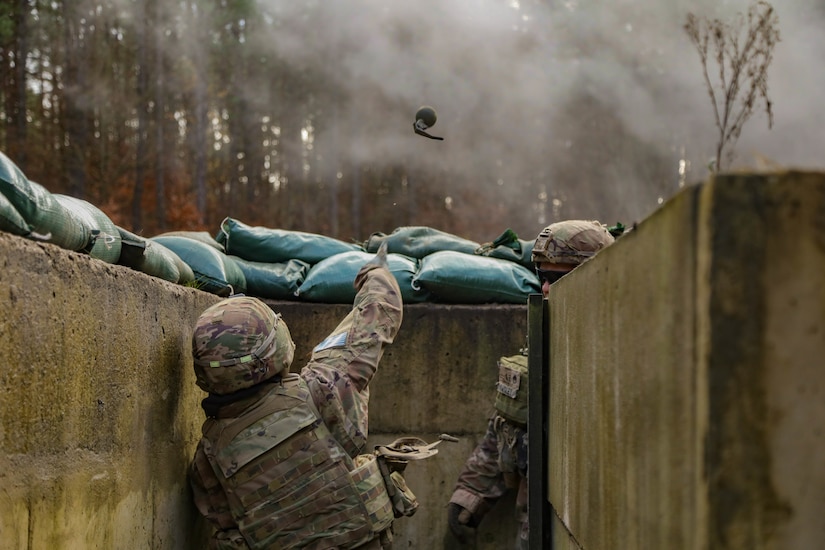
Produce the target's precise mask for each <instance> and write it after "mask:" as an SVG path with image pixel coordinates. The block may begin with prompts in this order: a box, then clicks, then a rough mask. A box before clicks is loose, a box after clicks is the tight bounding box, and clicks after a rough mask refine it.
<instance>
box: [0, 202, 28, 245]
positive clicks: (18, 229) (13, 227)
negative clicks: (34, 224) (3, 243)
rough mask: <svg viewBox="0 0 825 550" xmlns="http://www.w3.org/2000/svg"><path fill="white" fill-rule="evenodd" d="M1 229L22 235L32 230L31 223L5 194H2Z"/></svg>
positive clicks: (0, 205)
mask: <svg viewBox="0 0 825 550" xmlns="http://www.w3.org/2000/svg"><path fill="white" fill-rule="evenodd" d="M0 231H5V232H7V233H12V234H14V235H21V236H26V235H28V234H29V233H30V232H31V229H30V228H29V224H27V223H26V220H24V219H23V216H21V215H20V212H18V211H17V209H16V208H15V207H14V205H13V204H12V203H11V202H9V199H7V198H6V196H5V195H0Z"/></svg>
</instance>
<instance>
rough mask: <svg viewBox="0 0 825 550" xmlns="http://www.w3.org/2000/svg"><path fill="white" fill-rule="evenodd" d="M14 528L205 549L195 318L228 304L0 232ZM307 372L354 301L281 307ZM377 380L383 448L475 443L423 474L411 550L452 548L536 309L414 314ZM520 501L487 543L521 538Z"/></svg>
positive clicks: (53, 547)
mask: <svg viewBox="0 0 825 550" xmlns="http://www.w3.org/2000/svg"><path fill="white" fill-rule="evenodd" d="M0 252H1V255H0V257H2V258H3V259H2V260H0V261H2V270H0V312H1V313H2V314H1V315H0V357H2V359H3V362H2V364H0V536H2V544H0V547H2V548H4V549H7V548H8V549H26V550H39V549H44V550H45V549H48V550H59V549H72V550H75V549H83V548H88V549H91V548H95V549H97V548H117V549H121V548H123V549H131V548H154V549H173V550H180V549H187V548H192V549H200V548H203V542H204V540H205V539H204V537H205V533H206V532H207V526H206V525H205V524H204V522H203V521H202V520H200V519H199V518H198V516H197V513H196V511H195V509H194V507H193V505H192V502H191V496H190V493H189V488H188V482H187V480H186V467H187V465H188V462H189V459H190V458H191V456H192V453H193V451H194V448H195V445H196V443H197V440H198V438H199V436H200V425H201V422H202V421H203V412H202V411H201V409H200V400H201V399H202V398H203V397H204V395H205V394H203V392H201V391H200V390H199V389H197V387H196V385H195V381H194V375H193V373H192V369H191V364H190V361H191V352H190V347H189V346H190V344H189V341H190V337H191V327H192V325H193V323H194V320H195V319H196V318H197V316H198V314H199V313H200V312H201V311H202V310H203V309H205V308H206V307H208V306H209V305H211V304H212V303H214V302H216V301H217V300H218V298H217V297H215V296H213V295H211V294H207V293H204V292H201V291H198V290H195V289H191V288H184V287H181V286H177V285H172V284H169V283H166V282H164V281H161V280H158V279H154V278H151V277H148V276H146V275H144V274H141V273H137V272H134V271H131V270H130V269H128V268H125V267H121V266H114V265H109V264H105V263H103V262H100V261H98V260H94V259H91V258H89V257H88V256H85V255H82V254H77V253H73V252H68V251H65V250H62V249H60V248H57V247H55V246H52V245H45V244H38V243H34V242H31V241H27V240H25V239H22V238H18V237H14V236H11V235H9V234H5V233H0ZM270 305H272V307H274V308H275V309H276V310H278V311H280V312H281V313H283V315H284V318H285V319H286V320H287V322H288V323H289V326H290V329H291V332H292V335H293V338H294V339H295V341H296V344H297V346H298V347H297V350H296V360H295V363H294V366H295V370H297V369H298V368H300V367H301V366H303V364H304V363H305V362H306V359H307V358H308V356H309V352H310V350H311V348H312V347H313V346H314V345H315V344H316V343H317V342H319V341H320V340H321V339H322V338H323V337H324V336H326V335H327V333H328V332H329V331H331V330H332V329H333V328H334V327H335V326H336V325H337V323H338V321H339V320H340V319H341V318H342V317H343V316H344V315H345V314H346V313H347V312H348V311H349V308H348V307H346V306H338V305H315V304H307V303H298V302H280V303H279V302H271V303H270ZM404 315H405V317H404V323H403V326H402V328H401V331H400V332H399V335H398V337H397V339H396V342H395V343H394V344H393V345H392V346H391V347H390V348H389V349H388V350H387V352H386V354H385V357H384V361H383V362H382V365H381V368H380V370H379V373H378V375H377V376H376V378H375V380H374V381H373V385H372V386H371V396H372V401H371V416H370V432H371V437H370V442H369V444H370V445H371V446H372V445H375V444H379V443H388V442H391V441H392V440H394V439H396V438H397V437H401V436H417V437H421V438H423V439H425V440H427V441H432V440H434V439H435V438H436V437H437V436H438V435H439V434H440V433H450V434H452V435H456V436H458V437H460V442H459V443H442V444H441V446H440V447H439V448H440V453H439V454H438V455H436V456H435V457H433V458H430V459H427V460H425V461H422V462H417V463H412V464H410V465H409V466H408V467H407V480H408V483H409V484H410V487H411V488H412V490H413V491H414V492H415V493H416V495H417V496H418V498H419V501H420V503H421V507H420V509H419V510H418V512H417V513H416V515H414V516H413V517H411V518H403V519H401V520H399V521H397V522H396V523H395V531H396V540H397V543H398V547H399V548H450V547H452V546H453V542H452V539H451V536H450V535H449V534H448V529H447V523H446V504H447V501H448V500H449V496H450V494H451V492H452V488H453V484H454V482H455V479H456V477H457V475H458V472H459V469H460V468H461V466H462V465H463V462H464V460H465V458H466V457H467V455H469V453H470V451H471V450H472V448H473V447H474V446H475V444H476V443H477V441H478V439H479V438H480V437H481V435H482V434H483V432H484V429H485V428H486V417H487V415H488V414H489V413H490V412H491V410H492V408H491V407H492V397H493V391H494V390H493V387H494V383H495V379H496V378H497V371H496V366H495V360H496V359H497V358H498V357H499V356H500V355H503V354H505V353H512V352H513V349H514V348H518V347H519V346H522V345H524V343H525V335H526V322H527V318H526V316H527V313H526V306H524V307H523V306H512V305H508V306H447V305H432V304H429V305H425V304H416V305H410V306H405V311H404ZM512 505H513V502H512V498H510V499H505V500H504V501H502V502H501V503H500V504H499V506H497V507H496V509H495V510H494V511H493V513H492V514H491V515H490V516H489V520H488V521H487V522H485V525H484V527H483V528H482V529H481V537H480V538H481V539H482V540H483V541H484V542H483V544H481V545H479V548H491V549H492V548H503V547H507V546H509V543H510V541H512V540H513V539H514V537H515V522H514V519H513V516H512Z"/></svg>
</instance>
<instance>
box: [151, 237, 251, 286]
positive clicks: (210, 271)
mask: <svg viewBox="0 0 825 550" xmlns="http://www.w3.org/2000/svg"><path fill="white" fill-rule="evenodd" d="M150 240H151V241H154V242H157V243H160V244H162V245H163V246H165V247H166V248H168V249H169V250H171V251H172V252H174V253H175V254H177V255H178V256H180V259H181V260H183V261H184V262H185V263H186V264H187V265H189V267H191V268H192V272H193V273H194V275H195V281H194V282H195V285H196V286H197V287H198V288H200V289H201V290H203V291H205V292H210V293H212V294H217V295H218V296H229V295H230V294H233V293H244V292H246V279H245V278H244V274H243V271H241V269H240V268H239V267H238V265H237V264H236V263H235V261H234V260H232V258H230V257H228V256H227V255H226V254H221V253H220V252H219V251H217V250H216V249H215V248H214V247H211V246H209V245H208V244H205V243H202V242H200V241H198V240H195V239H190V238H188V237H178V236H165V237H161V236H157V237H152V238H151V239H150Z"/></svg>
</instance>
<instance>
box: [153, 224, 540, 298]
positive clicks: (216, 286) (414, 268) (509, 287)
mask: <svg viewBox="0 0 825 550" xmlns="http://www.w3.org/2000/svg"><path fill="white" fill-rule="evenodd" d="M150 240H151V241H152V242H155V243H160V244H162V245H163V246H164V247H166V248H168V249H170V250H172V251H173V252H175V253H176V254H177V255H178V256H179V257H181V258H182V259H183V261H184V262H186V263H187V264H189V265H190V266H191V267H192V269H193V270H194V272H195V276H196V279H197V281H198V282H199V283H200V284H201V285H203V286H202V288H203V289H204V290H207V291H210V292H214V293H218V294H220V293H222V292H223V291H225V289H227V288H229V287H231V289H232V291H234V292H243V293H246V294H250V295H254V296H258V297H262V298H271V299H281V300H289V299H299V300H305V301H310V302H322V303H352V300H353V299H354V297H355V288H354V287H353V280H354V279H355V275H356V274H357V273H358V270H359V269H360V267H361V266H362V265H364V263H366V262H368V261H369V260H370V259H372V257H373V255H374V253H375V252H376V251H377V250H378V247H379V246H380V245H381V244H382V243H383V242H386V243H387V251H388V256H387V261H388V264H389V268H390V271H391V272H392V273H393V275H394V276H395V278H396V280H397V281H398V284H399V287H400V288H401V293H402V296H403V298H404V301H405V302H407V303H416V302H448V303H464V304H476V303H525V300H526V296H527V295H528V294H530V293H532V292H539V283H538V279H537V278H536V276H535V274H534V273H533V272H532V271H531V270H530V269H528V267H527V266H526V265H524V264H525V263H526V264H527V265H530V264H529V260H530V252H531V251H532V242H524V241H519V239H518V237H517V236H516V235H515V233H513V232H512V231H510V230H508V231H506V232H505V233H504V234H503V235H502V236H501V237H500V238H499V239H497V241H499V243H498V244H494V243H495V242H496V241H491V242H490V243H487V244H486V245H480V244H478V243H474V242H472V241H469V240H467V239H463V238H461V237H458V236H455V235H451V234H449V233H445V232H443V231H439V230H437V229H433V228H429V227H421V226H412V227H399V228H397V229H396V230H394V231H393V232H392V233H390V234H383V233H374V234H373V235H371V236H370V238H369V239H368V240H367V241H365V242H363V243H347V242H344V241H341V240H338V239H335V238H332V237H327V236H324V235H317V234H313V233H305V232H301V231H289V230H283V229H273V228H268V227H254V226H249V225H246V224H244V223H243V222H240V221H238V220H236V219H233V218H225V219H224V220H223V222H222V223H221V226H220V229H219V231H218V233H217V235H216V236H215V237H214V238H213V237H212V236H211V235H209V234H208V233H207V232H180V231H179V232H174V233H166V234H162V235H158V236H156V237H152V238H151V239H150ZM504 241H506V243H505V242H504Z"/></svg>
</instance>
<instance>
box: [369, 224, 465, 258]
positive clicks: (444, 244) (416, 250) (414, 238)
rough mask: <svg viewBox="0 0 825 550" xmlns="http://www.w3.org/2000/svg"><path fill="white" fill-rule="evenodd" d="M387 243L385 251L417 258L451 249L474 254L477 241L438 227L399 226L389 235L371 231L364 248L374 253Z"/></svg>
mask: <svg viewBox="0 0 825 550" xmlns="http://www.w3.org/2000/svg"><path fill="white" fill-rule="evenodd" d="M383 242H386V243H387V252H394V253H396V254H403V255H404V256H409V257H410V258H418V259H419V260H420V259H422V258H424V257H425V256H428V255H430V254H432V253H433V252H439V251H441V250H452V251H454V252H462V253H464V254H475V251H476V249H477V248H478V247H479V243H477V242H474V241H471V240H468V239H464V238H462V237H458V236H456V235H451V234H450V233H445V232H444V231H440V230H438V229H433V228H431V227H422V226H409V227H399V228H397V229H395V230H394V231H393V232H392V233H390V234H389V235H386V234H384V233H373V234H372V235H370V238H369V239H368V240H367V242H365V243H364V249H365V250H366V251H367V252H372V253H375V252H376V251H378V247H379V246H381V243H383Z"/></svg>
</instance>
